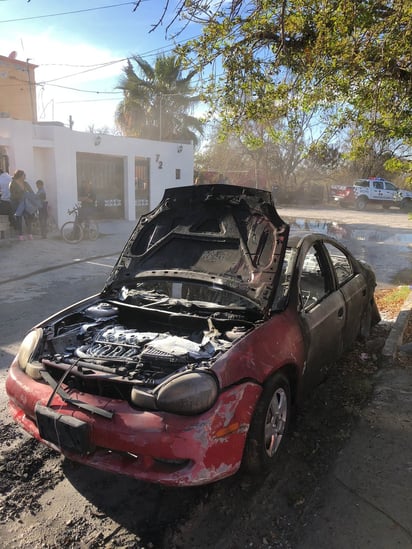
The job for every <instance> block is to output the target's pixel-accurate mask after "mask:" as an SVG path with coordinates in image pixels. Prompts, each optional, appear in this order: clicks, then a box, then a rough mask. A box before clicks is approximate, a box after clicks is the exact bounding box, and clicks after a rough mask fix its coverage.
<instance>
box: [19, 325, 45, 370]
mask: <svg viewBox="0 0 412 549" xmlns="http://www.w3.org/2000/svg"><path fill="white" fill-rule="evenodd" d="M42 337H43V330H42V329H41V328H36V329H35V330H32V331H31V332H30V333H28V334H27V335H26V337H25V338H24V339H23V341H22V343H21V345H20V349H19V352H18V353H17V361H18V363H19V366H20V368H21V369H22V370H23V371H25V372H26V374H27V375H28V376H30V377H31V378H33V379H40V378H41V376H40V370H41V369H42V368H43V366H42V364H41V363H40V362H36V361H32V359H33V355H34V353H35V351H36V349H37V347H38V345H39V343H40V341H41V339H42Z"/></svg>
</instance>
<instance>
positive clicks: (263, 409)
mask: <svg viewBox="0 0 412 549" xmlns="http://www.w3.org/2000/svg"><path fill="white" fill-rule="evenodd" d="M290 415H291V393H290V385H289V382H288V380H287V378H286V377H285V376H284V375H283V374H280V373H277V374H275V375H274V376H273V377H272V378H271V379H270V380H269V381H267V382H266V384H265V386H264V388H263V393H262V395H261V397H260V400H259V402H258V404H257V406H256V410H255V413H254V416H253V419H252V422H251V425H250V429H249V433H248V437H247V440H246V446H245V451H244V455H243V466H244V468H245V469H246V470H247V471H249V472H250V473H258V472H261V471H265V470H267V469H268V468H269V467H270V466H271V465H272V463H273V462H274V460H275V458H276V457H277V455H278V453H279V450H280V448H281V446H282V443H283V441H284V438H285V435H286V433H287V430H288V427H289V422H290Z"/></svg>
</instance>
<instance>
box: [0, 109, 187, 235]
mask: <svg viewBox="0 0 412 549" xmlns="http://www.w3.org/2000/svg"><path fill="white" fill-rule="evenodd" d="M0 145H1V146H4V147H6V150H7V154H8V155H9V160H10V173H11V174H12V173H13V172H14V171H15V170H16V169H22V170H24V171H25V172H26V175H27V180H28V182H29V183H30V184H31V185H32V186H33V187H34V184H35V181H36V180H37V179H43V180H44V182H45V186H46V191H47V196H48V198H49V203H50V206H51V208H52V211H53V213H54V217H55V218H56V221H57V223H58V224H59V226H61V225H62V224H63V223H64V222H65V221H67V220H68V219H69V216H68V214H67V209H68V208H71V207H72V206H73V205H74V204H75V203H76V202H77V198H78V197H77V171H76V153H78V152H81V153H93V154H104V155H113V156H117V157H122V158H124V162H125V169H124V174H125V181H124V197H125V216H126V219H127V220H130V221H133V220H135V202H134V192H135V191H134V163H135V157H136V156H139V157H145V158H149V159H150V209H153V208H154V207H155V206H156V205H157V204H158V203H159V201H160V199H161V198H162V196H163V193H164V191H165V189H166V188H169V187H177V186H179V187H180V186H187V185H192V184H193V146H192V145H191V144H190V145H189V144H183V143H182V144H181V143H168V142H164V141H152V140H148V139H134V138H131V137H119V136H113V135H99V136H98V135H95V134H92V133H83V132H76V131H73V130H70V129H69V128H65V127H63V126H61V125H58V124H56V123H50V124H46V123H38V124H32V123H31V122H27V121H23V120H13V119H11V118H0ZM177 169H179V170H180V172H181V179H180V180H176V170H177Z"/></svg>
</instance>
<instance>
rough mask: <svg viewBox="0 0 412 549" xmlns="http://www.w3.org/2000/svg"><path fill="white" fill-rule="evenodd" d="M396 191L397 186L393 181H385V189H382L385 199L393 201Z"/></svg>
mask: <svg viewBox="0 0 412 549" xmlns="http://www.w3.org/2000/svg"><path fill="white" fill-rule="evenodd" d="M397 191H398V188H397V187H395V185H394V184H393V183H391V182H390V181H385V191H384V193H385V194H384V199H385V200H388V201H393V200H394V198H395V195H396V193H397Z"/></svg>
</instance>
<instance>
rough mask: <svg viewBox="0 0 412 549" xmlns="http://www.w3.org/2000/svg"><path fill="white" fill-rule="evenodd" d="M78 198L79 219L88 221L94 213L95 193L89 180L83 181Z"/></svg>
mask: <svg viewBox="0 0 412 549" xmlns="http://www.w3.org/2000/svg"><path fill="white" fill-rule="evenodd" d="M79 200H80V201H81V203H82V206H81V208H80V211H79V219H80V221H89V220H90V219H92V218H93V217H94V215H95V213H96V209H95V204H96V193H95V192H94V189H93V185H92V183H91V181H85V182H84V183H83V185H82V189H81V191H80V196H79Z"/></svg>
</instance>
